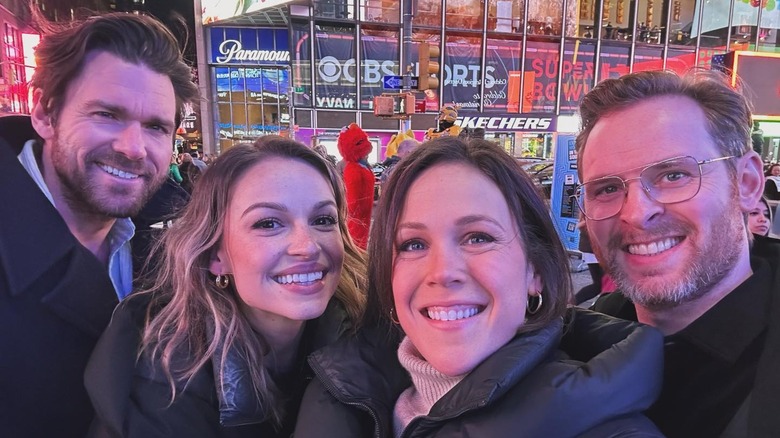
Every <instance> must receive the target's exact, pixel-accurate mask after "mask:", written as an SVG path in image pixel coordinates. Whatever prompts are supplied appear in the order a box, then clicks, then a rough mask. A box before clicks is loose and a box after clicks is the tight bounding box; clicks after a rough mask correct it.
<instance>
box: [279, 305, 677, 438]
mask: <svg viewBox="0 0 780 438" xmlns="http://www.w3.org/2000/svg"><path fill="white" fill-rule="evenodd" d="M572 312H573V313H574V314H576V315H575V317H574V318H573V320H572V322H571V323H570V324H569V328H568V329H567V330H568V331H567V334H566V336H565V338H564V340H563V341H562V342H561V335H562V333H563V332H564V329H563V327H562V326H563V324H562V322H560V321H558V322H555V323H552V324H550V325H548V326H547V327H544V328H542V329H540V330H537V331H535V332H531V333H525V334H521V335H518V336H517V337H516V338H515V339H513V340H512V341H510V342H509V343H507V344H506V345H505V346H504V347H502V348H501V349H499V350H498V351H497V352H496V353H494V354H493V355H492V356H490V357H489V358H487V359H486V360H485V361H484V362H482V363H481V364H480V365H479V366H477V367H476V368H475V369H474V370H473V371H471V373H469V374H468V375H467V376H466V377H465V378H464V379H463V380H462V381H461V382H460V383H458V384H457V385H456V386H455V387H454V388H453V389H452V390H450V391H449V392H448V393H447V394H445V395H444V396H443V397H442V398H441V399H440V400H439V401H438V402H437V403H436V404H435V405H434V406H433V407H432V408H431V411H430V413H429V414H428V415H426V416H423V417H417V418H415V419H414V420H412V422H411V423H410V424H409V425H408V426H407V428H406V429H405V431H404V433H403V437H459V438H463V437H475V438H476V437H479V438H483V437H491V438H493V437H534V438H539V437H545V438H566V437H575V436H583V437H593V438H604V437H660V436H663V435H661V434H660V433H659V432H658V431H657V429H656V428H655V426H654V425H653V424H652V423H651V422H650V421H649V420H648V419H647V418H645V417H644V416H643V415H642V414H641V412H642V411H643V410H644V409H646V408H647V407H648V406H650V405H651V404H652V402H653V401H654V400H655V398H656V397H657V396H658V392H659V390H660V386H661V372H662V360H663V357H662V355H663V353H662V336H661V333H660V332H658V331H656V330H655V329H653V328H651V327H647V326H640V325H638V324H635V323H627V322H625V321H621V320H617V319H614V318H610V317H607V316H604V315H601V314H597V313H595V312H589V311H584V310H581V309H577V310H572ZM380 333H383V332H381V331H364V332H361V333H359V334H358V336H357V337H354V338H349V339H344V340H342V341H340V342H338V343H337V344H335V345H332V346H329V347H327V348H325V349H323V350H320V351H318V352H316V353H314V354H313V355H311V357H310V359H309V363H310V365H311V367H312V369H313V370H314V372H315V374H316V379H315V380H314V381H312V383H311V385H310V386H309V388H307V390H306V394H305V395H304V399H303V402H302V404H301V410H300V414H299V416H298V423H297V425H296V431H295V437H296V438H308V437H318V438H321V437H334V438H335V437H339V438H344V437H360V438H364V437H371V436H374V437H378V438H385V437H391V436H392V435H393V430H392V424H393V419H392V415H393V408H394V406H395V402H396V400H397V399H398V396H399V395H400V394H401V392H402V391H403V390H404V389H406V388H407V387H409V386H410V384H411V381H410V379H409V376H408V374H407V373H406V371H405V370H404V369H403V368H402V367H401V366H400V364H399V362H398V358H397V355H396V354H397V353H396V348H397V345H398V342H397V341H394V342H389V341H386V337H385V336H383V335H382V334H380ZM562 350H563V351H562Z"/></svg>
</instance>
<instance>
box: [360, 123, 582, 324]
mask: <svg viewBox="0 0 780 438" xmlns="http://www.w3.org/2000/svg"><path fill="white" fill-rule="evenodd" d="M444 163H463V164H466V165H468V166H471V167H473V168H475V169H477V170H479V171H480V172H481V173H482V174H483V175H485V176H486V177H487V178H488V179H490V180H491V181H493V183H495V184H496V186H497V187H498V189H499V190H500V191H501V193H502V194H503V195H504V200H505V201H506V203H507V206H508V207H509V211H510V212H511V213H512V216H513V217H514V219H515V221H516V223H517V229H518V234H519V236H520V239H521V242H522V243H523V250H524V251H525V253H526V255H527V257H528V262H529V263H530V264H531V265H532V266H533V268H534V270H535V272H536V273H537V274H538V275H539V277H540V278H541V280H542V284H543V287H542V291H541V293H542V295H543V301H544V303H543V305H542V307H541V308H540V309H539V311H538V312H537V313H536V314H534V315H530V314H529V315H527V319H526V323H525V324H524V325H523V326H522V327H521V328H520V330H519V332H528V331H532V330H536V329H538V328H541V327H543V326H545V325H547V324H548V323H550V322H551V321H552V320H554V319H556V318H560V317H562V316H563V315H564V313H565V312H566V305H567V303H568V302H569V299H570V296H571V291H572V286H571V278H570V276H569V261H568V257H567V255H566V252H565V251H564V249H563V245H562V244H561V241H560V240H559V238H558V234H557V232H556V231H555V227H554V226H553V223H552V219H551V218H550V212H549V210H548V208H547V205H546V204H545V202H544V200H543V199H542V197H541V195H540V193H539V191H538V189H537V188H536V187H535V186H534V184H533V182H532V181H531V178H530V177H529V176H528V174H526V173H525V172H524V171H523V170H522V169H521V168H520V165H519V164H518V163H517V161H516V160H515V159H514V158H512V157H510V156H509V155H508V154H507V153H506V152H504V151H503V150H502V149H501V148H499V147H498V146H497V145H496V144H495V143H492V142H490V141H487V140H472V141H470V142H468V143H466V142H464V141H463V140H460V139H457V138H454V137H443V138H439V139H435V140H431V141H427V142H425V143H423V144H422V145H420V147H418V148H416V149H415V150H414V151H413V152H412V153H410V154H409V155H408V156H406V157H405V158H404V159H402V160H401V161H399V162H398V164H396V165H395V169H394V170H393V173H392V174H391V175H390V179H389V181H388V182H387V185H386V187H385V189H384V191H383V193H382V197H381V198H380V201H379V206H378V208H377V209H376V211H375V216H374V223H373V226H372V227H371V237H370V239H369V244H368V260H369V261H368V304H367V307H366V314H365V318H364V319H363V321H362V325H363V326H372V325H382V326H390V325H391V324H390V322H391V321H390V309H392V307H393V287H392V273H393V248H394V242H395V236H396V228H397V226H398V220H399V217H400V215H401V212H402V210H403V207H404V203H405V202H406V197H407V195H408V193H409V189H410V188H411V186H412V184H414V182H415V181H417V178H419V177H420V175H421V174H422V173H423V172H424V171H425V170H427V169H430V168H432V167H434V166H437V165H440V164H444ZM518 269H520V266H518Z"/></svg>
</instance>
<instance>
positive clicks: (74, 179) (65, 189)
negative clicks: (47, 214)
mask: <svg viewBox="0 0 780 438" xmlns="http://www.w3.org/2000/svg"><path fill="white" fill-rule="evenodd" d="M61 141H62V137H61V136H60V135H59V132H58V131H57V132H56V134H55V136H54V138H53V139H52V145H51V146H52V154H51V156H52V163H53V165H54V171H55V172H56V173H57V177H58V179H59V180H60V183H61V185H62V195H63V197H64V198H65V201H66V202H67V203H68V205H69V206H70V208H71V209H72V210H73V211H78V212H81V213H85V214H89V215H95V216H106V217H111V218H126V217H133V216H136V215H137V214H138V213H139V212H140V211H141V209H143V207H144V205H146V202H147V201H148V200H149V199H150V198H151V197H152V195H154V193H155V192H156V191H157V190H158V189H159V188H160V186H161V185H162V184H163V183H164V182H165V178H167V170H168V169H167V168H166V169H165V172H158V173H159V175H158V174H156V173H155V172H156V170H155V168H154V166H152V165H150V164H149V163H147V162H137V161H132V160H128V159H127V158H126V157H125V156H124V155H122V154H118V153H115V152H113V151H110V149H109V152H105V151H101V152H97V151H91V152H89V153H87V155H86V156H85V157H84V160H85V163H84V166H85V168H84V169H79V168H78V164H77V163H75V161H74V160H75V158H74V157H72V156H71V155H73V154H74V152H73V150H74V148H72V147H67V146H65V147H63V146H64V144H63V143H61ZM96 157H99V158H100V161H101V162H103V163H106V164H109V165H112V166H114V167H117V168H119V169H123V170H127V171H130V172H133V173H136V174H138V175H140V176H139V178H142V179H143V180H144V182H145V183H146V184H145V185H144V187H143V190H141V191H137V190H136V191H133V190H129V189H128V188H126V187H124V188H123V187H119V186H114V187H104V186H102V185H101V184H99V183H98V182H96V181H94V180H93V179H91V178H90V175H89V166H94V164H92V163H93V161H95V158H96ZM160 170H162V169H160ZM98 171H102V170H98Z"/></svg>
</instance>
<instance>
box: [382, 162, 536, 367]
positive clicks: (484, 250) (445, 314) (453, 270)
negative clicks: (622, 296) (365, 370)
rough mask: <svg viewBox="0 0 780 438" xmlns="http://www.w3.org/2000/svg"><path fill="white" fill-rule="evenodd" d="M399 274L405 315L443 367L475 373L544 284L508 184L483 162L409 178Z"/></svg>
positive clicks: (399, 304)
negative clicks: (506, 192) (482, 167)
mask: <svg viewBox="0 0 780 438" xmlns="http://www.w3.org/2000/svg"><path fill="white" fill-rule="evenodd" d="M395 248H396V250H395V252H394V262H393V263H394V264H393V273H392V286H393V299H394V302H395V309H396V313H397V315H398V320H399V322H400V324H401V327H402V328H403V330H404V332H405V333H406V335H407V336H409V338H410V339H411V341H412V343H413V344H414V346H415V347H416V348H417V349H418V351H419V352H420V353H421V354H422V356H423V357H424V358H425V359H426V360H427V361H428V362H429V363H430V364H431V365H432V366H433V367H434V368H436V369H437V370H439V371H440V372H442V373H444V374H447V375H450V376H455V375H460V374H464V373H468V372H470V371H471V370H473V369H474V368H475V367H476V366H477V365H479V364H480V363H481V362H482V361H484V360H485V359H486V358H487V357H489V356H490V355H492V354H493V353H494V352H495V351H496V350H498V349H499V348H501V347H502V346H503V345H504V344H506V343H507V342H509V341H510V340H511V339H512V338H513V337H514V336H515V335H516V334H517V330H518V329H519V328H520V326H521V325H522V324H523V322H524V320H525V310H526V301H527V299H528V294H529V291H530V292H532V293H538V292H540V291H541V286H542V285H541V282H540V281H539V279H538V278H537V276H536V275H535V274H534V270H533V268H532V267H531V265H530V264H529V263H528V260H527V258H526V254H525V251H524V249H523V245H522V242H521V240H520V237H519V235H518V231H517V225H516V220H515V218H514V217H513V216H512V214H511V213H510V210H509V208H508V207H507V204H506V201H505V200H504V197H503V195H502V193H501V191H500V190H499V189H498V187H496V185H495V184H494V183H493V182H492V181H491V180H490V179H488V178H487V177H485V176H484V175H483V174H482V173H481V172H480V171H479V170H477V169H476V168H474V167H471V166H469V165H465V164H460V163H457V164H456V163H447V164H439V165H435V166H433V167H432V168H430V169H428V170H426V171H424V172H423V173H422V174H421V175H420V176H419V178H418V179H417V180H416V181H415V182H414V183H413V184H412V185H411V187H410V189H409V192H408V195H407V198H406V201H405V202H404V205H403V209H402V213H401V215H400V217H399V220H398V226H397V229H396V238H395Z"/></svg>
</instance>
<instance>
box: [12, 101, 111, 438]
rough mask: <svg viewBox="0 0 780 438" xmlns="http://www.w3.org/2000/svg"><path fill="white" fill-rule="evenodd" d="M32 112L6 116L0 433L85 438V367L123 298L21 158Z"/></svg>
mask: <svg viewBox="0 0 780 438" xmlns="http://www.w3.org/2000/svg"><path fill="white" fill-rule="evenodd" d="M34 137H35V131H33V129H32V125H31V124H30V118H29V117H28V116H5V117H0V436H2V437H13V438H16V437H25V438H37V437H41V438H44V437H45V438H48V437H63V438H67V437H74V438H75V437H79V438H81V437H83V436H84V434H85V433H86V431H87V429H88V427H89V423H90V421H91V420H92V416H93V411H92V407H91V405H90V403H89V398H88V397H87V392H86V390H85V389H84V383H83V382H84V380H83V376H84V368H85V366H86V364H87V360H88V359H89V355H90V353H91V352H92V348H93V347H94V346H95V343H96V342H97V340H98V337H99V336H100V333H101V332H102V331H103V329H105V327H106V325H108V321H109V319H110V318H111V312H112V311H113V309H114V307H115V306H116V304H117V302H118V299H117V296H116V291H115V290H114V287H113V285H112V284H111V279H110V278H109V277H108V270H107V269H106V267H105V265H103V264H102V263H101V262H100V261H99V260H98V259H97V258H96V257H95V256H94V255H93V254H92V253H91V252H90V251H89V250H88V249H86V248H85V247H84V246H82V245H81V244H80V243H79V241H78V240H77V239H76V238H75V237H74V236H73V234H71V232H70V230H69V229H68V226H67V225H66V224H65V221H64V220H63V219H62V216H60V214H59V212H58V211H57V210H56V209H55V208H54V206H53V205H52V204H51V202H49V200H48V199H47V198H46V196H45V195H44V194H43V193H42V192H41V190H40V188H38V186H37V185H36V184H35V182H34V181H33V180H32V178H30V175H29V174H28V173H27V171H26V170H25V169H24V167H22V165H21V164H20V163H19V160H18V159H17V154H18V153H19V152H20V151H21V149H22V146H23V145H24V142H25V141H27V140H30V139H33V138H34Z"/></svg>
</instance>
